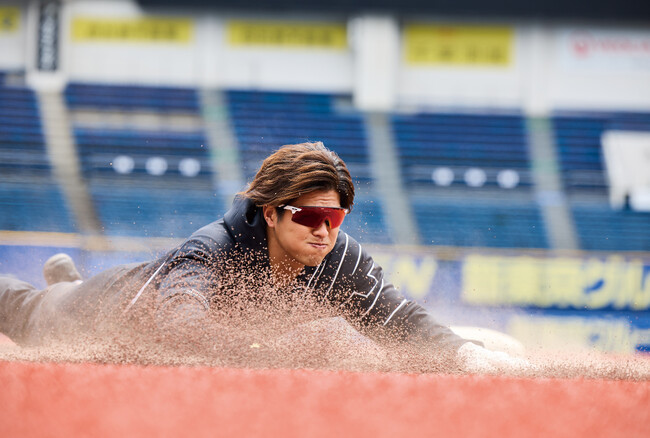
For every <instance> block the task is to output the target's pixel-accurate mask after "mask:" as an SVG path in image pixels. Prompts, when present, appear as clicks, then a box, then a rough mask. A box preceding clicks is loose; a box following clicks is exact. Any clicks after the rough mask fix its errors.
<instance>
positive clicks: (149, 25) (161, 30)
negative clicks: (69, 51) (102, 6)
mask: <svg viewBox="0 0 650 438" xmlns="http://www.w3.org/2000/svg"><path fill="white" fill-rule="evenodd" d="M71 32H72V40H73V41H75V42H111V43H173V44H187V43H189V42H191V41H192V40H193V38H194V22H193V21H192V20H190V19H185V18H157V17H147V18H133V19H124V18H99V17H79V16H78V17H75V18H73V20H72V30H71Z"/></svg>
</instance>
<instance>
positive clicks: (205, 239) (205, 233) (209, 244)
mask: <svg viewBox="0 0 650 438" xmlns="http://www.w3.org/2000/svg"><path fill="white" fill-rule="evenodd" d="M232 240H233V239H232V236H231V235H230V233H228V230H227V229H226V226H225V224H224V221H223V219H219V220H217V221H214V222H211V223H209V224H208V225H205V226H204V227H202V228H199V229H198V230H197V231H195V232H194V233H192V235H191V236H190V237H189V238H188V239H187V240H186V241H185V243H184V244H183V246H186V247H188V246H200V247H202V248H204V249H206V250H209V251H217V250H220V249H224V248H225V247H229V246H231V245H232V243H233V242H232Z"/></svg>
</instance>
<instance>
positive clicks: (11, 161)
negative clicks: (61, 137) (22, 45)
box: [0, 75, 75, 232]
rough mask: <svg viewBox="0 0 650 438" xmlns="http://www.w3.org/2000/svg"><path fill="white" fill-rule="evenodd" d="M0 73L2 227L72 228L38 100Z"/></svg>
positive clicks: (68, 230) (58, 230) (73, 228)
mask: <svg viewBox="0 0 650 438" xmlns="http://www.w3.org/2000/svg"><path fill="white" fill-rule="evenodd" d="M3 78H4V75H2V77H0V212H1V213H0V230H11V231H51V232H72V231H75V226H74V224H73V220H72V215H71V213H70V211H69V209H68V207H67V204H66V201H65V199H64V197H63V195H62V192H61V190H60V188H59V187H58V185H57V183H56V181H55V180H54V177H53V175H52V169H51V165H50V160H49V157H48V155H47V151H46V149H45V138H44V136H43V129H42V126H41V119H40V113H39V108H38V101H37V99H36V95H35V94H34V92H33V91H32V90H31V89H29V88H26V87H22V86H8V85H5V83H4V80H2V79H3Z"/></svg>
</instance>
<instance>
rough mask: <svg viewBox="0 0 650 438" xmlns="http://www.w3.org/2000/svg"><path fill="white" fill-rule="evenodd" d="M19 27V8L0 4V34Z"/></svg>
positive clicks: (13, 30) (14, 30)
mask: <svg viewBox="0 0 650 438" xmlns="http://www.w3.org/2000/svg"><path fill="white" fill-rule="evenodd" d="M19 27H20V9H18V8H13V7H3V6H0V34H2V33H10V32H16V31H17V30H18V28H19Z"/></svg>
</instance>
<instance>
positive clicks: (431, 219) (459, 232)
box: [412, 196, 548, 248]
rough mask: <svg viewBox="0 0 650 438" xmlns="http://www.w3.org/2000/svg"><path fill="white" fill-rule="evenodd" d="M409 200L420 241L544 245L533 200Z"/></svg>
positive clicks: (428, 243) (544, 232)
mask: <svg viewBox="0 0 650 438" xmlns="http://www.w3.org/2000/svg"><path fill="white" fill-rule="evenodd" d="M412 202H413V210H414V213H415V216H416V218H417V222H418V226H419V228H420V234H421V237H422V242H421V243H422V244H424V245H443V246H473V247H491V248H548V240H547V237H546V231H545V228H544V223H543V220H542V217H541V213H540V211H539V209H538V207H537V206H536V205H535V204H533V203H528V202H504V201H502V202H499V203H497V202H494V201H492V202H491V201H490V200H478V199H459V200H441V199H436V198H431V197H417V196H416V197H413V199H412Z"/></svg>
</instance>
